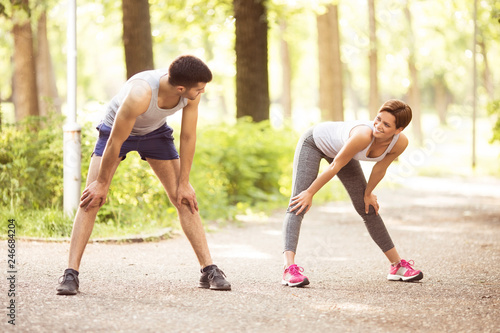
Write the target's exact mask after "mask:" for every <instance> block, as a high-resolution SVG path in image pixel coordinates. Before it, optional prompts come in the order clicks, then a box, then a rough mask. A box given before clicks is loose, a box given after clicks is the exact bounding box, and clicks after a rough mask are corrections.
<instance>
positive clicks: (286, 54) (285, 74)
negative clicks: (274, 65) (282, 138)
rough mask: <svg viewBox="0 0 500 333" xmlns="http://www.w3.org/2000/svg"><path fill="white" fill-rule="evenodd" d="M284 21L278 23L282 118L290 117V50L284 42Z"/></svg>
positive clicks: (285, 41)
mask: <svg viewBox="0 0 500 333" xmlns="http://www.w3.org/2000/svg"><path fill="white" fill-rule="evenodd" d="M286 25H287V24H286V21H285V20H284V19H282V20H281V22H280V35H281V36H282V37H281V41H280V57H281V73H282V74H281V75H282V77H281V81H282V82H283V83H282V85H283V88H282V89H283V90H282V93H281V105H282V106H283V116H284V118H291V117H292V65H291V63H290V48H289V47H288V41H287V40H286V37H285V36H286Z"/></svg>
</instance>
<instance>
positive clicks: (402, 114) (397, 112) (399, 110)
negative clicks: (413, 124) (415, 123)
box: [378, 99, 412, 128]
mask: <svg viewBox="0 0 500 333" xmlns="http://www.w3.org/2000/svg"><path fill="white" fill-rule="evenodd" d="M382 111H385V112H389V113H390V114H392V115H393V116H394V117H395V118H396V128H401V127H402V128H405V127H406V126H408V124H409V123H410V121H411V116H412V114H411V108H410V106H409V105H408V104H406V103H405V102H403V101H400V100H397V99H390V100H388V101H387V102H385V103H384V104H382V106H381V107H380V110H378V112H382Z"/></svg>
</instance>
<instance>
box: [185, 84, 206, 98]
mask: <svg viewBox="0 0 500 333" xmlns="http://www.w3.org/2000/svg"><path fill="white" fill-rule="evenodd" d="M206 85H207V84H206V83H205V82H198V84H197V85H196V86H194V87H192V88H189V89H187V90H185V91H184V92H183V93H182V95H181V96H182V97H184V98H187V99H189V100H195V99H196V98H198V96H199V95H200V94H202V93H204V92H205V86H206Z"/></svg>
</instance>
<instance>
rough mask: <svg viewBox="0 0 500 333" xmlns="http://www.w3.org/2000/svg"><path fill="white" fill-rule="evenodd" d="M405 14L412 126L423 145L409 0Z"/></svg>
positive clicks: (419, 142)
mask: <svg viewBox="0 0 500 333" xmlns="http://www.w3.org/2000/svg"><path fill="white" fill-rule="evenodd" d="M404 12H405V16H406V19H407V21H408V34H409V39H408V43H409V47H408V49H409V55H408V71H409V74H410V87H409V88H408V95H409V101H408V102H409V104H410V107H411V110H412V113H413V117H412V127H413V134H414V135H415V139H416V140H417V142H418V144H420V145H422V143H423V135H422V125H421V112H420V110H421V103H420V88H419V86H418V71H417V67H416V65H415V36H414V34H413V27H412V19H411V12H410V4H409V1H407V2H406V6H405V8H404Z"/></svg>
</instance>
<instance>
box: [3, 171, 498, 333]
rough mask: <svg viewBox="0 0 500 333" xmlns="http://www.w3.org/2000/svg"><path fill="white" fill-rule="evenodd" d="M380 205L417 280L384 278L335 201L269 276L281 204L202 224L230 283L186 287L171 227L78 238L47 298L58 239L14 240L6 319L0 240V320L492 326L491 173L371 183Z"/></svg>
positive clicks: (102, 325) (176, 327)
mask: <svg viewBox="0 0 500 333" xmlns="http://www.w3.org/2000/svg"><path fill="white" fill-rule="evenodd" d="M377 195H378V198H379V202H380V204H381V211H380V213H381V215H382V217H383V218H384V220H385V223H386V225H387V227H388V229H389V232H390V233H391V236H392V238H393V240H394V242H395V244H396V246H397V248H398V250H399V252H400V254H401V255H402V257H404V258H405V259H407V260H414V261H415V267H416V268H418V269H421V270H422V271H423V272H424V279H423V280H422V281H421V282H419V283H402V282H389V281H387V280H386V275H387V272H388V268H389V267H388V263H387V261H386V259H385V257H384V256H383V254H382V253H380V250H379V249H378V248H377V247H376V245H375V244H374V243H373V241H372V240H371V239H370V237H369V235H368V233H367V231H366V229H365V227H364V226H363V223H362V222H361V220H360V218H359V216H357V215H356V213H355V212H354V210H353V209H352V207H351V204H350V203H349V202H332V203H328V204H326V205H322V206H314V207H313V208H312V209H311V211H310V213H308V215H307V216H306V218H305V220H304V222H303V225H302V231H301V238H300V242H299V248H298V254H297V263H298V264H299V265H300V266H303V267H304V269H305V272H304V274H306V275H307V276H308V277H309V279H310V281H311V284H310V285H309V286H307V287H305V288H289V287H283V286H281V284H280V281H281V274H282V264H283V263H282V256H281V247H282V236H281V223H282V219H283V212H277V213H276V214H274V215H273V216H271V217H269V218H264V219H258V218H255V219H250V220H248V221H245V222H243V223H242V224H241V226H235V225H230V226H228V227H225V228H222V229H220V230H217V231H216V232H211V233H209V234H208V240H209V245H210V248H211V251H212V255H213V258H214V261H215V262H216V263H217V264H218V265H219V267H220V268H221V269H222V270H223V271H224V272H225V273H226V275H227V277H228V280H229V281H231V283H232V287H233V290H232V291H229V292H220V291H210V290H204V289H198V288H197V279H198V278H199V271H198V269H199V267H198V265H197V262H196V258H195V256H194V253H193V251H192V250H191V247H190V245H189V243H188V242H187V240H186V239H185V237H184V236H178V237H175V238H174V239H169V240H165V241H159V242H151V243H134V244H121V245H120V244H101V243H92V244H89V245H88V247H87V250H86V253H85V256H84V258H83V263H82V266H81V273H80V293H79V294H78V295H76V296H69V297H68V296H57V295H56V293H55V287H56V282H57V279H58V278H59V276H60V275H61V274H62V272H63V270H64V269H65V268H66V267H65V265H66V261H67V255H68V247H69V245H68V243H46V242H32V241H31V242H26V241H18V242H17V245H16V246H17V247H16V255H17V273H16V274H15V275H16V276H15V278H16V285H15V291H16V297H15V298H14V299H15V306H16V308H15V324H16V325H15V327H13V326H12V325H10V324H8V320H10V318H9V316H8V315H9V311H10V310H9V309H7V307H8V306H9V301H10V299H11V297H9V296H8V293H9V290H8V289H9V288H10V287H9V286H10V285H9V281H8V280H7V279H8V278H9V274H8V273H7V271H8V268H7V259H8V258H7V255H8V253H7V242H5V241H4V242H2V243H1V245H0V258H1V262H2V264H1V265H0V267H2V269H1V272H0V277H1V282H0V299H1V300H2V308H3V310H1V311H0V313H2V315H1V316H0V318H2V320H1V321H2V322H1V324H0V330H1V331H4V332H7V331H12V332H14V331H16V332H273V333H277V332H289V331H301V332H401V331H403V332H410V331H411V332H500V282H499V281H500V269H499V265H498V263H499V262H500V181H499V180H493V179H488V180H482V181H470V180H463V179H431V178H415V179H412V180H409V181H408V182H406V186H404V187H396V188H383V189H380V190H378V191H377Z"/></svg>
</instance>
